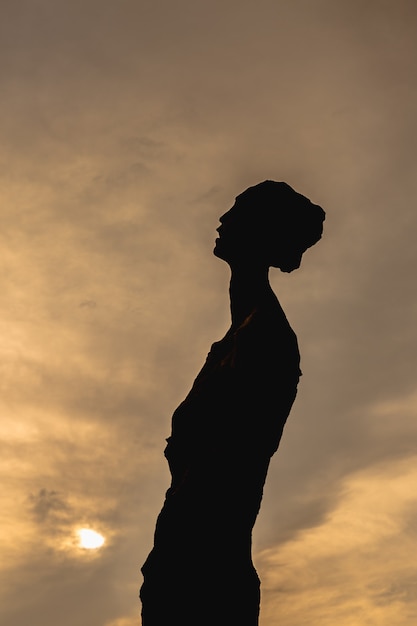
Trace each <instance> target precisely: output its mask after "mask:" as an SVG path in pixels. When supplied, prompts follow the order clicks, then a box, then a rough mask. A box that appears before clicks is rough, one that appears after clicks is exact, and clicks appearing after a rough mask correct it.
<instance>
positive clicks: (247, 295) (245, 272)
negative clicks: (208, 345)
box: [229, 265, 276, 328]
mask: <svg viewBox="0 0 417 626" xmlns="http://www.w3.org/2000/svg"><path fill="white" fill-rule="evenodd" d="M231 270H232V276H231V279H230V289H229V293H230V310H231V314H232V328H238V327H239V326H240V325H241V324H242V323H243V322H244V320H245V319H246V318H247V317H248V315H250V314H251V313H253V311H254V310H255V309H256V308H258V307H259V306H260V305H262V304H265V302H267V301H268V300H271V298H273V299H274V300H275V299H276V298H275V294H274V292H273V291H272V289H271V285H270V284H269V278H268V270H269V268H268V267H264V266H262V267H253V266H250V267H245V266H241V265H240V266H239V267H233V266H231Z"/></svg>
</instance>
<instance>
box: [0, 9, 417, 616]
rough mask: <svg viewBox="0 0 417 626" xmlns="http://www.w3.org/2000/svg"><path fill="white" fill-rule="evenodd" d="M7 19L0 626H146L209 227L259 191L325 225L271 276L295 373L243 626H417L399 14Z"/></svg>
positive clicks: (1, 232)
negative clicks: (96, 543)
mask: <svg viewBox="0 0 417 626" xmlns="http://www.w3.org/2000/svg"><path fill="white" fill-rule="evenodd" d="M0 18H1V19H0V30H1V36H0V46H1V53H0V72H1V83H0V84H1V98H0V125H1V135H0V136H1V141H0V160H1V167H0V176H1V184H0V193H1V228H0V236H1V257H0V259H1V265H0V267H1V290H0V297H1V309H0V312H1V316H0V324H1V341H0V350H1V358H0V368H1V376H0V385H1V394H0V412H1V420H0V433H1V451H0V472H1V537H0V544H1V545H0V554H1V559H0V577H1V580H0V607H1V608H0V623H1V624H2V625H4V626H29V625H30V626H139V624H140V619H139V613H140V602H139V600H138V597H137V596H138V590H139V587H140V585H141V582H142V577H141V574H140V567H141V565H142V563H143V561H144V559H145V558H146V556H147V554H148V552H149V551H150V549H151V546H152V537H153V531H154V526H155V520H156V516H157V514H158V512H159V510H160V508H161V506H162V502H163V498H164V493H165V490H166V489H167V487H168V485H169V473H168V469H167V465H166V462H165V459H164V457H163V450H164V447H165V438H166V437H167V436H168V435H169V431H170V420H171V415H172V413H173V411H174V409H175V408H176V406H177V405H178V404H179V403H180V402H181V401H182V400H183V398H184V397H185V395H186V394H187V392H188V390H189V388H190V387H191V384H192V382H193V380H194V378H195V376H196V374H197V373H198V371H199V369H200V367H201V366H202V364H203V362H204V360H205V357H206V355H207V352H208V350H209V349H210V345H211V344H212V343H213V342H214V341H216V340H219V339H220V338H221V337H222V336H223V335H224V333H225V332H226V330H227V328H228V324H229V304H228V293H227V290H228V279H229V270H228V267H227V265H226V264H225V263H223V262H221V261H220V260H219V259H217V258H215V257H214V256H213V255H212V249H213V246H214V239H215V237H216V232H215V229H216V227H217V226H218V217H219V216H220V215H222V214H223V213H224V212H225V211H226V210H227V209H228V208H230V207H231V206H232V204H233V202H234V197H235V196H236V195H237V194H239V193H240V192H242V191H243V190H244V189H246V188H247V187H249V186H250V185H254V184H256V183H258V182H261V181H263V180H265V179H273V180H278V181H279V180H282V181H286V182H287V183H289V184H290V185H291V186H292V187H294V188H295V189H296V190H297V191H299V192H300V193H302V194H304V195H306V196H307V197H309V198H310V199H311V200H312V201H313V202H315V203H317V204H320V205H321V206H323V208H324V209H325V210H326V212H327V219H326V222H325V233H324V237H323V240H322V241H321V242H320V243H319V244H318V245H317V246H315V247H314V248H312V249H311V250H309V251H308V252H307V253H306V254H305V257H304V260H303V265H302V267H301V268H300V269H299V270H298V271H296V272H294V273H292V274H290V275H284V274H282V273H281V272H279V270H274V271H273V273H272V275H271V280H272V284H273V287H274V289H275V291H276V293H277V295H278V298H279V299H280V301H281V304H282V306H283V307H284V309H285V311H286V313H287V316H288V319H289V321H290V323H291V325H292V327H293V328H294V330H295V332H296V333H297V335H298V340H299V344H300V351H301V358H302V370H303V377H302V379H301V382H300V386H299V394H298V398H297V400H296V403H295V405H294V408H293V411H292V413H291V416H290V418H289V421H288V423H287V426H286V429H285V432H284V437H283V439H282V441H281V445H280V449H279V451H278V453H277V454H276V456H275V457H274V459H273V462H272V464H271V468H270V473H269V476H268V481H267V485H266V489H265V495H264V501H263V505H262V511H261V514H260V516H259V518H258V521H257V525H256V529H255V532H254V558H255V564H256V567H257V570H258V572H259V575H260V577H261V580H262V609H261V626H300V625H303V626H334V625H335V624H337V625H338V626H415V624H416V623H417V584H416V581H417V564H416V558H415V553H416V547H417V445H416V444H417V420H416V413H417V382H416V373H417V350H416V349H417V333H416V314H417V293H416V277H415V274H416V267H417V258H416V257H417V245H416V233H417V212H416V195H417V167H416V153H417V137H416V110H417V81H416V77H417V67H416V66H417V37H416V33H417V4H416V3H415V1H414V0H286V1H284V0H257V1H256V2H255V1H247V0H240V1H237V0H222V1H220V0H210V1H209V2H208V1H201V2H200V1H198V0H194V1H191V0H175V1H174V0H113V1H110V0H3V1H2V2H1V8H0ZM82 528H84V529H90V530H95V531H97V532H99V533H100V534H101V535H102V536H103V537H104V538H105V542H104V544H103V545H102V547H100V548H96V549H87V548H83V547H81V546H80V545H79V534H78V531H79V530H80V529H82ZM196 626H198V624H196ZM231 626H232V625H231ZM233 626H234V625H233Z"/></svg>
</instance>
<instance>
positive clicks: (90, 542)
mask: <svg viewBox="0 0 417 626" xmlns="http://www.w3.org/2000/svg"><path fill="white" fill-rule="evenodd" d="M77 534H78V536H79V539H80V547H81V548H85V549H86V550H96V549H97V548H101V546H102V545H103V544H104V542H105V541H106V540H105V538H104V537H103V535H100V533H98V532H96V531H95V530H91V528H80V529H79V530H77Z"/></svg>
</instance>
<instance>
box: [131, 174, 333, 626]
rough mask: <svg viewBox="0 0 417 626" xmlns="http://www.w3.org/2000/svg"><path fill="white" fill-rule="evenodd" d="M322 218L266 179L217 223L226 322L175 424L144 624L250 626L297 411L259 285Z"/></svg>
mask: <svg viewBox="0 0 417 626" xmlns="http://www.w3.org/2000/svg"><path fill="white" fill-rule="evenodd" d="M324 217H325V214H324V211H323V209H321V208H320V207H319V206H317V205H315V204H312V203H311V202H310V201H309V200H308V199H307V198H305V197H304V196H302V195H300V194H298V193H296V192H295V191H294V190H293V189H292V188H291V187H290V186H289V185H287V184H286V183H278V182H274V181H265V182H263V183H260V184H259V185H256V186H254V187H250V188H249V189H247V190H246V191H245V192H244V193H242V194H241V195H239V196H238V197H237V198H236V202H235V204H234V206H233V207H232V208H231V209H230V211H228V212H227V213H225V214H224V215H223V216H222V217H221V218H220V223H221V225H220V227H219V228H218V229H217V230H218V233H219V238H218V239H216V246H215V248H214V254H215V255H216V256H217V257H219V258H220V259H223V260H224V261H226V262H227V263H228V264H229V265H230V268H231V272H232V274H231V281H230V303H231V314H232V324H231V327H230V329H229V330H228V331H227V333H226V335H225V336H224V338H223V339H222V340H221V341H218V342H216V343H214V344H213V346H212V347H211V350H210V353H209V355H208V356H207V360H206V362H205V364H204V366H203V368H202V370H201V372H200V373H199V374H198V376H197V378H196V380H195V382H194V385H193V387H192V389H191V391H190V393H189V394H188V396H187V397H186V399H185V400H184V401H183V402H182V403H181V404H180V406H179V407H178V408H177V409H176V411H175V412H174V415H173V418H172V433H171V436H170V437H169V439H168V440H167V441H168V445H167V447H166V450H165V456H166V458H167V460H168V463H169V468H170V471H171V474H172V483H171V486H170V488H169V489H168V491H167V493H166V499H165V503H164V506H163V509H162V511H161V513H160V514H159V517H158V520H157V524H156V530H155V542H154V548H153V550H152V552H151V553H150V555H149V556H148V558H147V560H146V562H145V564H144V566H143V568H142V572H143V576H144V583H143V585H142V588H141V592H140V597H141V600H142V624H143V626H168V625H172V626H256V625H257V624H258V616H259V604H260V591H259V578H258V576H257V574H256V570H255V568H254V566H253V564H252V557H251V542H252V528H253V525H254V523H255V519H256V516H257V514H258V511H259V507H260V504H261V499H262V493H263V486H264V482H265V478H266V474H267V470H268V465H269V461H270V458H271V456H272V455H273V454H274V452H275V451H276V450H277V448H278V444H279V442H280V439H281V435H282V431H283V428H284V424H285V421H286V419H287V417H288V414H289V412H290V409H291V406H292V404H293V402H294V399H295V396H296V392H297V384H298V379H299V376H300V374H301V372H300V369H299V362H300V357H299V352H298V346H297V338H296V335H295V333H294V332H293V330H292V329H291V327H290V325H289V323H288V321H287V318H286V317H285V314H284V311H283V310H282V308H281V306H280V304H279V302H278V300H277V298H276V296H275V294H274V292H273V291H272V289H271V287H270V284H269V281H268V270H269V267H271V266H273V267H279V268H280V269H281V270H282V271H284V272H291V271H292V270H294V269H296V268H298V267H299V265H300V262H301V257H302V254H303V253H304V252H305V250H306V249H307V248H309V247H310V246H312V245H313V244H314V243H316V241H318V240H319V239H320V237H321V234H322V229H323V220H324Z"/></svg>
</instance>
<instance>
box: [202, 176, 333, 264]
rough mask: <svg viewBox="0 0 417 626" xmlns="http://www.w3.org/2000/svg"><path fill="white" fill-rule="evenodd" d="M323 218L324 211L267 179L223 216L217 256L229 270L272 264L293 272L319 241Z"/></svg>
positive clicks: (241, 197)
mask: <svg viewBox="0 0 417 626" xmlns="http://www.w3.org/2000/svg"><path fill="white" fill-rule="evenodd" d="M300 199H302V200H300ZM300 207H303V208H302V210H301V209H300ZM304 214H305V215H304ZM312 215H313V217H314V220H311V216H312ZM323 220H324V211H323V210H322V209H321V207H318V206H317V205H313V204H312V203H311V202H310V201H309V200H308V199H307V198H305V197H304V196H301V195H300V194H298V193H297V192H295V191H294V190H293V189H292V188H291V187H289V185H287V184H286V183H275V182H274V181H265V182H264V183H260V184H259V185H256V186H255V187H250V188H249V189H247V190H246V191H245V192H243V194H241V195H240V196H238V197H237V198H236V202H235V204H234V205H233V207H232V208H231V209H230V210H229V211H227V213H225V214H224V215H222V216H221V217H220V226H219V227H218V228H217V232H218V233H219V237H218V238H217V239H216V245H215V248H214V250H213V253H214V255H215V256H217V257H218V258H220V259H223V260H224V261H226V262H227V263H228V264H229V265H230V266H231V267H237V266H239V265H241V266H242V265H246V266H248V265H252V266H258V267H270V266H273V267H279V268H280V269H281V271H283V272H291V271H292V270H294V269H296V268H298V267H299V266H300V263H301V257H302V255H303V253H304V252H305V250H306V249H307V248H308V247H310V246H311V245H313V243H315V242H316V241H317V240H318V239H319V238H320V236H321V230H322V223H323Z"/></svg>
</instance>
